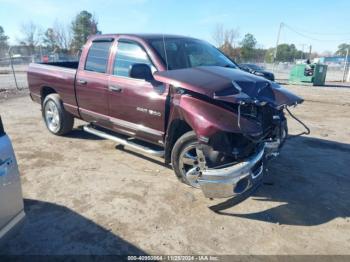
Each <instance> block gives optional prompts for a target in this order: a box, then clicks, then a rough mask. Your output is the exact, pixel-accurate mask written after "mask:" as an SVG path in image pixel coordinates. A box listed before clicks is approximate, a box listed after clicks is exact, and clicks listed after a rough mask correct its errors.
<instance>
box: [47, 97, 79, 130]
mask: <svg viewBox="0 0 350 262" xmlns="http://www.w3.org/2000/svg"><path fill="white" fill-rule="evenodd" d="M42 112H43V119H44V121H45V124H46V127H47V129H48V130H49V131H50V132H51V133H53V134H55V135H58V136H62V135H65V134H67V133H69V132H70V131H72V129H73V125H74V118H73V116H72V115H71V114H70V113H68V112H67V111H66V110H65V109H64V107H63V104H62V101H61V99H60V96H59V95H58V94H50V95H48V96H46V97H45V99H44V102H43V104H42Z"/></svg>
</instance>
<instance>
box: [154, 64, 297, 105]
mask: <svg viewBox="0 0 350 262" xmlns="http://www.w3.org/2000/svg"><path fill="white" fill-rule="evenodd" d="M154 78H155V79H156V80H157V81H159V82H163V83H166V84H170V85H173V86H175V87H181V88H183V89H187V90H190V91H193V92H196V93H199V94H202V95H206V96H208V97H210V98H213V99H217V100H222V101H226V102H231V103H240V102H247V103H251V102H266V103H268V104H269V105H271V106H272V107H275V108H278V107H281V106H284V105H287V106H291V105H295V104H298V103H302V102H303V99H302V98H300V97H298V96H296V95H294V94H293V93H291V92H290V91H288V90H287V89H285V88H283V87H281V86H280V85H278V84H276V83H274V82H271V81H269V80H266V79H264V78H261V77H258V76H255V75H252V74H249V73H246V72H244V71H242V70H240V69H233V68H225V67H219V66H201V67H193V68H186V69H178V70H170V71H163V72H156V73H155V74H154Z"/></svg>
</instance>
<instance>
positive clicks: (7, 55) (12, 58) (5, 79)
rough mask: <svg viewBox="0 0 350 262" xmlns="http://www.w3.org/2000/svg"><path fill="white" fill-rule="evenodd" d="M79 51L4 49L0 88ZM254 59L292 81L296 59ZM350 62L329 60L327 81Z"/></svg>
mask: <svg viewBox="0 0 350 262" xmlns="http://www.w3.org/2000/svg"><path fill="white" fill-rule="evenodd" d="M77 60H78V56H77V55H70V54H65V53H52V52H50V51H49V50H47V49H45V48H43V47H36V48H31V47H28V46H12V47H11V48H10V49H9V50H7V51H6V52H1V53H0V92H1V91H7V90H16V89H18V90H23V89H26V88H28V83H27V69H28V65H29V63H32V62H42V63H45V62H59V61H77ZM250 63H254V64H257V65H259V66H262V67H263V68H265V69H266V70H268V71H271V72H273V73H274V74H275V78H276V81H278V82H282V83H285V82H287V81H288V78H289V74H290V71H291V69H292V67H293V66H294V65H295V63H285V62H280V63H276V64H272V63H265V62H261V60H260V61H259V62H258V61H250ZM349 77H350V76H349V65H344V63H333V64H328V70H327V77H326V82H328V84H330V85H332V82H334V84H336V83H335V82H342V81H343V80H345V81H346V80H347V81H349V80H350V79H349Z"/></svg>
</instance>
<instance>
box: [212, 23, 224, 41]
mask: <svg viewBox="0 0 350 262" xmlns="http://www.w3.org/2000/svg"><path fill="white" fill-rule="evenodd" d="M224 31H225V30H224V25H223V24H217V25H216V26H215V28H214V31H213V35H212V38H213V40H214V43H215V45H216V46H217V47H221V46H222V45H223V44H224V43H225V32H224Z"/></svg>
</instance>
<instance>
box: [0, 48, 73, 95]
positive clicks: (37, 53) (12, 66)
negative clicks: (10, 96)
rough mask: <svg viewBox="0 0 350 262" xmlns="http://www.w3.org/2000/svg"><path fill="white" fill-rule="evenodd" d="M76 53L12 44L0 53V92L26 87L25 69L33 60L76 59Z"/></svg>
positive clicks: (43, 61) (41, 61)
mask: <svg viewBox="0 0 350 262" xmlns="http://www.w3.org/2000/svg"><path fill="white" fill-rule="evenodd" d="M77 59H78V56H77V55H71V54H66V53H53V52H50V51H49V50H47V49H46V48H43V47H35V48H32V47H29V46H12V47H10V48H9V49H8V50H6V52H1V53H0V92H1V91H7V90H16V89H17V90H23V89H26V88H28V82H27V69H28V65H29V64H30V63H33V62H39V63H47V62H60V61H77Z"/></svg>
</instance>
